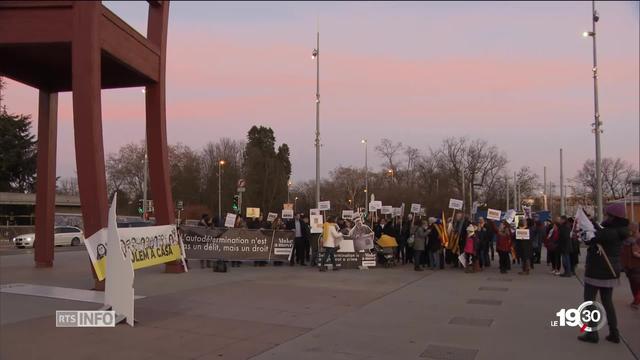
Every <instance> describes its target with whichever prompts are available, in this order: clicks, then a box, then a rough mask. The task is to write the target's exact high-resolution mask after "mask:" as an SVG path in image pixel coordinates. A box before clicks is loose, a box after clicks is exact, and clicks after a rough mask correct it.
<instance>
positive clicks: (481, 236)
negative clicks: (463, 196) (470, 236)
mask: <svg viewBox="0 0 640 360" xmlns="http://www.w3.org/2000/svg"><path fill="white" fill-rule="evenodd" d="M476 235H477V236H478V250H477V251H476V252H477V254H478V263H479V265H480V270H482V269H484V268H485V267H488V266H489V265H490V263H489V261H490V260H489V242H490V241H491V236H492V234H491V232H490V231H489V229H488V228H487V226H486V223H485V221H484V218H483V217H480V218H478V226H477V230H476Z"/></svg>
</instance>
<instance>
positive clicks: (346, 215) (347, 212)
mask: <svg viewBox="0 0 640 360" xmlns="http://www.w3.org/2000/svg"><path fill="white" fill-rule="evenodd" d="M342 218H343V219H345V220H351V219H353V210H342Z"/></svg>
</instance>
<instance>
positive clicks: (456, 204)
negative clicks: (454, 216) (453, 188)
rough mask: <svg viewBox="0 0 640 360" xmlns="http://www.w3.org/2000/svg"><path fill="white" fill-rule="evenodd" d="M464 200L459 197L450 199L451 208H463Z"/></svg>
mask: <svg viewBox="0 0 640 360" xmlns="http://www.w3.org/2000/svg"><path fill="white" fill-rule="evenodd" d="M463 204H464V201H462V200H458V199H449V209H456V210H462V205H463Z"/></svg>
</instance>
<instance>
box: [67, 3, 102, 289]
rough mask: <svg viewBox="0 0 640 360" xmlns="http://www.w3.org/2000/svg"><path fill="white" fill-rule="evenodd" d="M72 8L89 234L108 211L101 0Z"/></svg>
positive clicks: (77, 127) (79, 156) (76, 116)
mask: <svg viewBox="0 0 640 360" xmlns="http://www.w3.org/2000/svg"><path fill="white" fill-rule="evenodd" d="M73 11H74V29H75V30H74V32H73V45H72V51H71V63H72V77H73V79H72V88H73V127H74V131H75V145H76V164H77V168H78V188H79V190H80V203H81V206H82V218H83V222H84V232H85V236H86V237H89V236H91V235H93V234H94V233H95V232H97V231H98V230H100V229H102V228H103V227H106V226H107V212H108V203H107V180H106V177H105V166H104V148H103V144H102V114H101V102H100V88H101V82H100V71H101V69H100V39H99V37H98V35H99V31H98V30H99V29H98V27H99V18H100V11H101V3H100V2H93V1H86V2H84V1H78V2H76V3H75V4H74V7H73ZM92 269H93V268H92ZM94 279H95V274H94ZM95 283H96V284H95V285H96V289H101V288H102V289H103V288H104V282H99V281H98V280H97V279H95Z"/></svg>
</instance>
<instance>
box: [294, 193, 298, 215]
mask: <svg viewBox="0 0 640 360" xmlns="http://www.w3.org/2000/svg"><path fill="white" fill-rule="evenodd" d="M297 210H298V197H297V196H296V197H295V198H294V199H293V211H297Z"/></svg>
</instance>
